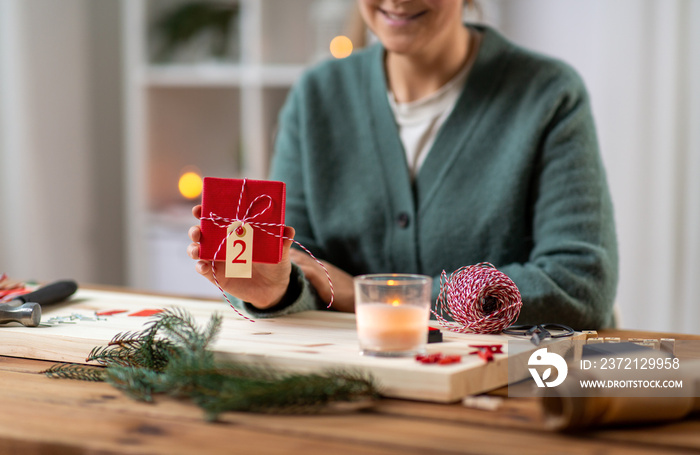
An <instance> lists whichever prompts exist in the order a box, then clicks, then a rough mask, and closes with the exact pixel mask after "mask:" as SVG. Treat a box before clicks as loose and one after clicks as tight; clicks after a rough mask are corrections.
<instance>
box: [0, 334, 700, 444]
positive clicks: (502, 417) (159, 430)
mask: <svg viewBox="0 0 700 455" xmlns="http://www.w3.org/2000/svg"><path fill="white" fill-rule="evenodd" d="M600 334H601V335H602V336H620V337H623V338H631V337H640V338H659V337H673V338H677V339H698V340H700V337H697V336H681V335H678V334H658V333H649V332H643V333H641V332H631V331H605V332H601V333H600ZM52 364H53V363H52V362H47V361H39V360H29V359H21V358H12V357H0V454H6V453H8V454H47V453H50V454H59V453H60V454H63V453H67V454H73V453H139V454H151V453H153V454H180V453H182V454H194V453H197V454H199V453H206V454H215V453H242V454H260V453H262V454H264V453H303V454H305V455H306V454H309V455H311V454H324V455H325V454H339V453H358V454H375V453H382V454H394V453H395V454H397V455H398V454H402V455H404V454H411V453H420V454H441V453H473V454H490V453H502V454H518V455H519V454H523V453H538V454H542V453H566V454H588V453H596V454H599V453H605V454H633V453H634V454H659V453H665V454H666V453H697V452H698V450H700V416H697V415H696V416H691V417H690V418H687V419H685V420H683V421H677V422H671V423H664V424H657V425H649V426H643V427H635V428H615V429H602V430H595V431H589V432H586V433H579V434H575V435H566V434H559V433H552V432H549V431H546V430H545V429H544V428H543V418H542V414H541V411H540V408H539V403H538V401H537V400H536V399H534V398H505V399H504V400H503V402H502V403H501V405H500V407H499V408H498V409H497V410H495V411H486V410H479V409H471V408H467V407H464V406H463V405H461V404H449V405H446V404H436V403H425V402H414V401H407V400H396V399H383V400H381V401H380V402H379V403H378V404H377V405H376V406H374V407H373V408H371V409H369V410H364V411H361V412H353V413H346V414H333V415H306V416H298V415H297V416H277V415H259V414H249V413H226V414H223V415H222V417H221V422H217V423H207V422H205V421H204V419H203V416H202V412H201V411H200V410H199V409H198V408H197V407H195V406H194V405H192V404H190V403H188V402H180V401H177V400H175V399H171V398H168V397H161V396H159V397H158V398H157V399H156V402H155V403H154V404H147V403H141V402H136V401H133V400H131V399H129V398H127V397H126V396H124V395H122V394H121V393H120V392H118V391H117V390H116V389H113V388H112V387H110V386H109V385H107V384H104V383H90V382H82V381H71V380H55V379H48V378H46V377H45V376H44V375H43V374H39V372H41V371H42V370H44V369H46V368H48V367H49V366H51V365H52ZM499 392H500V394H501V395H503V393H504V390H500V391H496V392H494V394H495V395H498V394H499Z"/></svg>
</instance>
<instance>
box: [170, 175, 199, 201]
mask: <svg viewBox="0 0 700 455" xmlns="http://www.w3.org/2000/svg"><path fill="white" fill-rule="evenodd" d="M203 185H204V184H203V182H202V176H201V175H200V174H199V172H197V171H194V170H188V171H185V172H183V173H182V174H181V175H180V179H179V180H178V182H177V188H178V190H180V194H181V195H182V196H183V197H185V198H187V199H196V198H198V197H199V196H200V195H201V194H202V188H203Z"/></svg>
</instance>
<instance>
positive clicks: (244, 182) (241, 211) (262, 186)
mask: <svg viewBox="0 0 700 455" xmlns="http://www.w3.org/2000/svg"><path fill="white" fill-rule="evenodd" d="M285 205H286V186H285V184H284V183H283V182H275V181H271V180H250V179H222V178H215V177H205V178H204V188H203V190H202V219H201V220H200V227H201V231H202V235H201V238H200V244H199V257H200V259H203V260H205V261H213V260H214V256H215V255H216V256H217V257H216V260H217V261H223V260H225V259H226V247H225V246H221V242H222V241H223V240H224V238H225V237H226V230H227V228H228V226H229V225H230V224H231V223H232V222H234V221H236V220H238V221H244V222H246V223H249V224H250V225H251V226H252V227H253V262H264V263H268V264H277V263H278V262H280V260H282V245H283V241H284V239H283V237H282V236H283V235H284V208H285ZM265 231H267V233H266V232H265ZM220 246H221V250H220V251H219V253H218V255H217V254H216V252H217V250H219V247H220Z"/></svg>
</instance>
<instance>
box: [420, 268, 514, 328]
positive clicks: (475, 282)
mask: <svg viewBox="0 0 700 455" xmlns="http://www.w3.org/2000/svg"><path fill="white" fill-rule="evenodd" d="M486 303H491V304H495V305H494V308H492V309H488V308H487V310H486V311H485V310H484V304H486ZM522 306H523V301H522V298H521V296H520V291H519V290H518V287H517V286H516V285H515V283H513V280H511V279H510V278H508V276H507V275H506V274H504V273H503V272H501V271H499V270H497V269H496V268H495V267H494V266H493V265H492V264H489V263H488V262H481V263H479V264H476V265H470V266H466V267H461V268H459V269H457V270H455V271H454V272H453V273H452V274H451V275H450V276H449V277H448V276H447V273H445V271H444V270H443V272H442V274H441V276H440V294H439V295H438V300H437V312H435V311H433V314H435V316H436V317H437V319H438V321H439V322H440V325H441V326H442V327H444V328H445V329H447V330H450V331H452V332H459V333H480V334H485V333H497V332H501V331H502V330H503V329H505V328H506V327H508V326H510V325H511V324H512V323H513V322H515V320H516V319H517V318H518V315H519V314H520V308H521V307H522ZM489 310H490V311H489ZM447 317H449V318H451V319H453V320H454V322H452V321H448V320H447V319H446V318H447Z"/></svg>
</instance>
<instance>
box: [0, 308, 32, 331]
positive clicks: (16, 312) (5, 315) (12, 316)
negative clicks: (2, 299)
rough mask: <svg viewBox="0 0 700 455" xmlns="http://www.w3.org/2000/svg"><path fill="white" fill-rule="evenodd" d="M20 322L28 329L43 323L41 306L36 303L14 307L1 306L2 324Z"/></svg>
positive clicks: (0, 318) (0, 316)
mask: <svg viewBox="0 0 700 455" xmlns="http://www.w3.org/2000/svg"><path fill="white" fill-rule="evenodd" d="M8 322H19V323H20V324H22V325H25V326H27V327H36V326H38V325H39V323H40V322H41V305H39V304H38V303H36V302H29V303H25V304H23V305H20V306H16V307H12V306H9V305H0V324H6V323H8Z"/></svg>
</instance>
